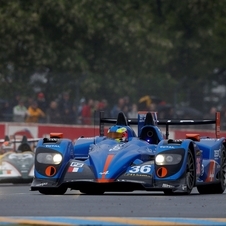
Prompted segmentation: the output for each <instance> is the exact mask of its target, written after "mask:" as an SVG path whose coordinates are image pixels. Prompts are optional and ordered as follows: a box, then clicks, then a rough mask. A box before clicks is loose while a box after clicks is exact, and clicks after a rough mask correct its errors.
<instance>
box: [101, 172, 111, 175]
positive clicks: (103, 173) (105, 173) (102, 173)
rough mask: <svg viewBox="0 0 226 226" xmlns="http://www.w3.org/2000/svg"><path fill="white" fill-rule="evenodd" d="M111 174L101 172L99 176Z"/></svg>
mask: <svg viewBox="0 0 226 226" xmlns="http://www.w3.org/2000/svg"><path fill="white" fill-rule="evenodd" d="M108 173H109V172H108V171H105V172H100V173H99V174H100V175H107V174H108Z"/></svg>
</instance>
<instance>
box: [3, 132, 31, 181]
mask: <svg viewBox="0 0 226 226" xmlns="http://www.w3.org/2000/svg"><path fill="white" fill-rule="evenodd" d="M34 141H35V140H34V139H32V142H34ZM16 143H18V144H19V145H18V147H16ZM31 146H32V145H31V144H30V143H29V142H28V140H27V138H26V137H25V136H24V137H23V138H22V140H13V141H10V140H9V139H8V138H7V137H6V139H5V140H4V142H3V144H2V145H1V148H0V149H1V150H0V152H1V155H0V183H31V182H32V180H33V177H34V156H35V155H34V151H33V150H32V147H31ZM15 147H16V148H15Z"/></svg>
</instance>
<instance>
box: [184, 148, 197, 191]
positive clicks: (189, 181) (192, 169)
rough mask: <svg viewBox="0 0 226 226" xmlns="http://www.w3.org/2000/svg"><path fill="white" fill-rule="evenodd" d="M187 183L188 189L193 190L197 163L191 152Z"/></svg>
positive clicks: (188, 161)
mask: <svg viewBox="0 0 226 226" xmlns="http://www.w3.org/2000/svg"><path fill="white" fill-rule="evenodd" d="M187 158H188V159H187V171H186V184H187V188H188V190H191V189H192V188H193V186H194V182H195V164H194V159H193V156H192V154H191V153H190V152H189V153H188V157H187Z"/></svg>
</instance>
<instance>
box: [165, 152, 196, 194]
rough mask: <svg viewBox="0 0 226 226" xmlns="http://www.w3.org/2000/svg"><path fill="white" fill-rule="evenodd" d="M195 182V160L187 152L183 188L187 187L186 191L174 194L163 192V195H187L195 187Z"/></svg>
mask: <svg viewBox="0 0 226 226" xmlns="http://www.w3.org/2000/svg"><path fill="white" fill-rule="evenodd" d="M195 180H196V171H195V159H194V156H193V154H192V152H191V150H190V149H189V150H188V153H187V163H186V171H185V186H186V187H187V190H186V191H182V192H175V191H173V190H171V189H169V190H165V191H164V194H165V195H189V194H190V193H191V191H192V189H193V187H194V186H195Z"/></svg>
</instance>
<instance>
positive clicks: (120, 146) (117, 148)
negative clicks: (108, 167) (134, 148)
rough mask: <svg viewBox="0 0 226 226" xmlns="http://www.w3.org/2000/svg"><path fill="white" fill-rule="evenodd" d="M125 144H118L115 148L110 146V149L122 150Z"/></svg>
mask: <svg viewBox="0 0 226 226" xmlns="http://www.w3.org/2000/svg"><path fill="white" fill-rule="evenodd" d="M124 145H125V144H116V145H115V146H114V147H113V148H110V149H109V151H118V150H120V149H121V148H122V147H123V146H124Z"/></svg>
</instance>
